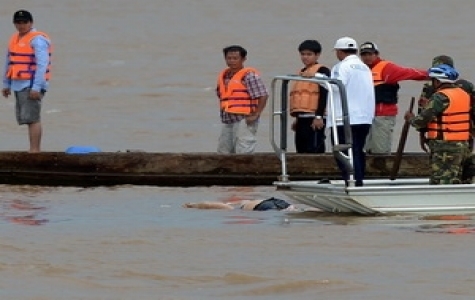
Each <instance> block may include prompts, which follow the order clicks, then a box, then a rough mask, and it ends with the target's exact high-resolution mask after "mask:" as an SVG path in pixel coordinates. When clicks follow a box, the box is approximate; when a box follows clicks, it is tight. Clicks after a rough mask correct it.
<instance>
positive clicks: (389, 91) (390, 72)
mask: <svg viewBox="0 0 475 300" xmlns="http://www.w3.org/2000/svg"><path fill="white" fill-rule="evenodd" d="M360 56H361V60H362V61H363V62H364V63H365V64H366V65H367V66H368V67H370V68H371V72H372V74H373V84H374V92H375V98H376V111H375V117H374V120H373V124H372V126H371V130H370V132H369V135H368V139H367V142H366V147H365V148H366V151H367V152H368V153H373V154H389V153H391V145H392V139H393V137H392V135H393V130H394V126H395V124H396V115H397V113H398V107H397V102H398V90H399V84H398V82H399V81H403V80H418V81H419V80H427V79H428V77H427V71H426V70H422V69H414V68H406V67H402V66H399V65H396V64H395V63H393V62H390V61H387V60H383V59H381V58H380V56H379V49H378V46H377V45H376V44H375V43H373V42H365V43H363V44H361V45H360Z"/></svg>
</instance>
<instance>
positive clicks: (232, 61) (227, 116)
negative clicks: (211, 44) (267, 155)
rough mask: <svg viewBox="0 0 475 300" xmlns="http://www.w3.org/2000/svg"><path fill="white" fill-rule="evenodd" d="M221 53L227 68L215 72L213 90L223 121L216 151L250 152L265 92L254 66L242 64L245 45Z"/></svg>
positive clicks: (227, 48)
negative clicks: (245, 66) (216, 96)
mask: <svg viewBox="0 0 475 300" xmlns="http://www.w3.org/2000/svg"><path fill="white" fill-rule="evenodd" d="M223 53H224V59H225V61H226V65H227V66H228V68H226V69H225V70H223V71H222V72H221V73H220V74H219V76H218V87H217V90H216V92H217V95H218V98H219V105H220V111H221V122H222V123H223V127H222V129H221V135H220V137H219V141H218V153H226V154H228V153H253V152H254V150H255V148H256V145H257V138H256V134H257V125H258V120H259V117H260V115H261V113H262V111H263V110H264V108H265V106H266V103H267V98H268V92H267V89H266V87H265V85H264V83H263V81H262V79H261V78H260V77H259V75H258V73H257V70H256V69H254V68H244V62H245V61H246V57H247V51H246V49H244V48H243V47H241V46H238V45H233V46H229V47H226V48H224V49H223Z"/></svg>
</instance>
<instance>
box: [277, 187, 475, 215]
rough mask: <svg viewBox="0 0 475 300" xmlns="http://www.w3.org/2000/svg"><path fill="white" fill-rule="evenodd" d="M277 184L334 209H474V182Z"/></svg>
mask: <svg viewBox="0 0 475 300" xmlns="http://www.w3.org/2000/svg"><path fill="white" fill-rule="evenodd" d="M274 184H275V185H276V186H277V188H278V190H280V191H282V192H283V193H284V194H285V195H287V196H288V197H289V198H290V199H292V200H293V201H295V202H297V203H302V204H306V205H309V206H311V207H315V208H318V209H321V210H323V211H326V212H332V213H354V214H362V215H376V214H409V213H413V214H441V215H444V214H472V213H475V197H474V195H475V184H459V185H429V181H428V179H398V180H389V179H388V180H386V179H382V180H379V179H374V180H365V182H364V186H363V187H346V186H345V184H344V181H341V180H336V181H330V182H329V183H319V182H317V181H299V182H290V181H289V182H275V183H274Z"/></svg>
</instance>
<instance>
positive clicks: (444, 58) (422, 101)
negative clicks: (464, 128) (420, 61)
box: [418, 55, 475, 152]
mask: <svg viewBox="0 0 475 300" xmlns="http://www.w3.org/2000/svg"><path fill="white" fill-rule="evenodd" d="M442 64H446V65H449V66H451V67H452V68H454V67H455V63H454V60H453V59H452V57H450V56H448V55H438V56H436V57H434V58H433V59H432V67H436V66H438V65H442ZM455 84H456V85H457V86H459V87H461V88H462V89H463V90H464V91H465V92H467V93H468V94H469V95H470V96H471V101H472V134H471V136H470V140H469V147H470V152H472V151H473V137H474V136H475V131H474V130H475V124H474V123H473V122H475V87H474V85H473V83H471V82H470V81H468V80H465V79H458V80H457V81H456V82H455ZM435 91H436V89H435V87H434V86H433V84H432V82H427V83H425V84H424V86H423V87H422V91H421V95H420V97H419V109H418V111H419V113H420V112H421V111H422V110H423V109H424V107H425V106H426V105H427V104H428V102H429V99H430V97H431V96H432V95H433V94H434V93H435ZM425 134H426V131H425V130H424V129H423V128H422V129H421V130H419V142H420V145H421V148H422V150H424V151H425V152H428V150H427V146H426V145H427V138H426V135H425Z"/></svg>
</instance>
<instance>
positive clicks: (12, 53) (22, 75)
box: [6, 31, 51, 80]
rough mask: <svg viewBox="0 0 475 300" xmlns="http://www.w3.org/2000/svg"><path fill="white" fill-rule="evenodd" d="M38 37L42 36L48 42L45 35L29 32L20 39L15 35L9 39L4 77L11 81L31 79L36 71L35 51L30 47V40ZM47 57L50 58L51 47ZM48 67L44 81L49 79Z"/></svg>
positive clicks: (38, 32)
mask: <svg viewBox="0 0 475 300" xmlns="http://www.w3.org/2000/svg"><path fill="white" fill-rule="evenodd" d="M38 35H42V36H44V37H45V38H46V39H48V40H49V37H48V35H46V33H43V32H40V31H30V32H28V33H27V34H26V35H24V36H22V37H21V38H20V36H19V34H18V33H15V34H14V35H12V37H11V38H10V43H9V45H8V57H9V61H10V63H9V66H8V70H7V74H6V77H7V78H8V79H11V80H28V79H31V80H32V79H33V78H34V76H35V75H34V74H35V70H36V58H35V50H34V49H33V47H31V40H32V39H33V38H35V37H36V36H38ZM48 51H49V56H50V57H51V46H50V47H49V50H48ZM50 65H51V62H50V63H49V64H48V67H47V69H46V73H45V79H46V80H49V79H50Z"/></svg>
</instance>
